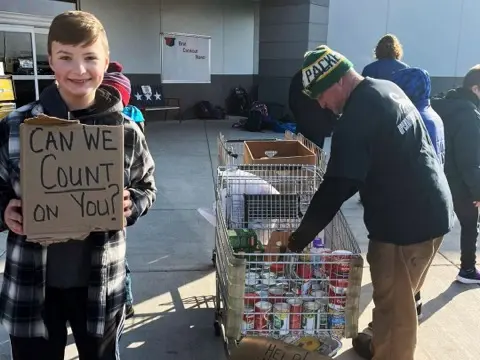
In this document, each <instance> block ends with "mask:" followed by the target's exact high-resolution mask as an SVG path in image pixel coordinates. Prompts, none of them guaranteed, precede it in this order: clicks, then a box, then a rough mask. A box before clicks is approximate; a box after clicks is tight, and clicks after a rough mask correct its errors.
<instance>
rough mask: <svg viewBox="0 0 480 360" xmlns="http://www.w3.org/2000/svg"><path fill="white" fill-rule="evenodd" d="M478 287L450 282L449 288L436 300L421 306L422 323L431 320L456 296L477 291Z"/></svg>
mask: <svg viewBox="0 0 480 360" xmlns="http://www.w3.org/2000/svg"><path fill="white" fill-rule="evenodd" d="M478 288H479V286H478V285H465V284H461V283H458V282H452V283H451V284H450V286H449V287H448V288H447V289H446V290H445V291H444V292H443V293H441V294H439V295H438V296H437V297H436V298H434V299H432V300H430V301H428V302H427V303H425V304H423V315H424V317H423V319H422V322H424V321H426V320H428V319H429V318H431V317H432V316H433V315H434V314H435V313H436V312H437V311H439V310H441V309H442V308H443V307H444V306H446V305H447V304H448V303H449V302H451V301H452V300H453V299H454V298H455V297H456V296H458V295H460V294H462V293H464V292H465V291H469V290H474V289H478Z"/></svg>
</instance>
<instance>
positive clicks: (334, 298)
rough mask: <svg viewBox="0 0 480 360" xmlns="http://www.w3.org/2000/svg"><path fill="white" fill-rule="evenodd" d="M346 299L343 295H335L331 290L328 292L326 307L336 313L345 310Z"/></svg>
mask: <svg viewBox="0 0 480 360" xmlns="http://www.w3.org/2000/svg"><path fill="white" fill-rule="evenodd" d="M346 304H347V297H346V296H345V295H339V294H335V293H334V292H333V290H332V289H329V290H328V306H329V307H330V308H332V309H334V310H337V311H343V310H345V306H346Z"/></svg>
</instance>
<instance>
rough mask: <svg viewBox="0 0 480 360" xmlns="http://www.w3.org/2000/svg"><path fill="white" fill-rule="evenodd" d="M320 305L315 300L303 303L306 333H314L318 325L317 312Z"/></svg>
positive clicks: (303, 319) (303, 323) (304, 329)
mask: <svg viewBox="0 0 480 360" xmlns="http://www.w3.org/2000/svg"><path fill="white" fill-rule="evenodd" d="M318 307H319V305H318V304H317V303H316V302H315V301H311V302H306V303H304V304H303V312H304V313H303V316H302V328H303V331H304V332H305V334H308V335H313V334H315V330H316V327H317V312H318Z"/></svg>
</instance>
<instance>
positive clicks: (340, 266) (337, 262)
mask: <svg viewBox="0 0 480 360" xmlns="http://www.w3.org/2000/svg"><path fill="white" fill-rule="evenodd" d="M352 257H353V253H352V252H351V251H347V250H336V251H334V252H332V261H333V268H332V272H333V273H335V274H337V275H339V276H345V275H348V273H349V272H350V260H351V259H352Z"/></svg>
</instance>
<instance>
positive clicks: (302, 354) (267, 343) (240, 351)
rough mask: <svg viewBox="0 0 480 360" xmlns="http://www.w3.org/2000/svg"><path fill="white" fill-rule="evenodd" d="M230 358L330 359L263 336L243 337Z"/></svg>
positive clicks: (266, 359)
mask: <svg viewBox="0 0 480 360" xmlns="http://www.w3.org/2000/svg"><path fill="white" fill-rule="evenodd" d="M230 359H231V360H332V358H330V357H328V356H324V355H321V354H319V353H317V352H311V351H308V350H305V349H302V348H300V347H298V346H294V345H288V344H286V343H284V342H283V341H280V340H274V339H271V338H265V337H245V338H244V339H242V341H241V342H240V344H239V346H238V348H237V349H235V350H233V351H232V355H231V357H230Z"/></svg>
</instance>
